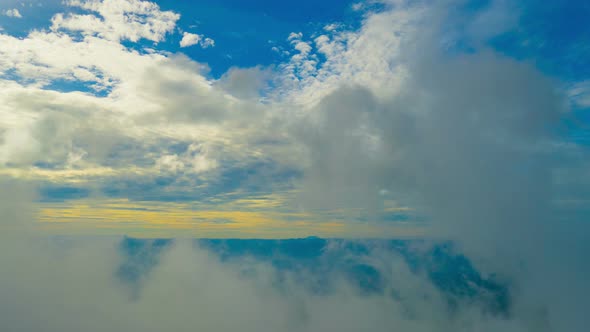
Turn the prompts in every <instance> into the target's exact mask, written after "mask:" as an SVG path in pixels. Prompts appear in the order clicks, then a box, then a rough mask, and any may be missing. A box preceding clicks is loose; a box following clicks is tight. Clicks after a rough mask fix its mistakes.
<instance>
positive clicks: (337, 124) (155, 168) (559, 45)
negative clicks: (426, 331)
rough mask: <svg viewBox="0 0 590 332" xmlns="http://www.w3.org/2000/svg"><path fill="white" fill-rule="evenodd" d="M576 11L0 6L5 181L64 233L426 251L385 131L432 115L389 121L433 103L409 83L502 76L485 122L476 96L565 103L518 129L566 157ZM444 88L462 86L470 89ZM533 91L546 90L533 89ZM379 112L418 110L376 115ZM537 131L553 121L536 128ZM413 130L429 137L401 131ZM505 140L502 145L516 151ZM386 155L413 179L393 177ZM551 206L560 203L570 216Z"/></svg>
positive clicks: (573, 102) (581, 51) (579, 121)
mask: <svg viewBox="0 0 590 332" xmlns="http://www.w3.org/2000/svg"><path fill="white" fill-rule="evenodd" d="M443 6H446V8H442V7H443ZM585 9H587V5H585V4H584V3H583V2H568V3H567V4H564V3H562V2H558V1H553V2H551V1H549V2H544V3H543V4H539V3H537V2H535V1H531V2H528V1H524V2H519V3H511V2H506V1H457V2H450V3H449V4H444V5H442V4H434V3H429V2H413V1H410V2H404V1H401V2H395V1H393V2H388V1H383V2H381V1H370V2H346V1H325V2H321V3H317V1H298V2H296V3H295V2H280V3H277V2H272V1H249V2H243V1H215V2H209V1H196V2H180V3H179V2H174V1H162V2H157V3H156V2H145V1H123V0H110V1H42V2H39V1H37V2H35V1H5V2H3V3H2V8H1V9H0V10H1V12H2V15H1V16H0V27H2V30H1V34H0V38H2V45H3V46H2V47H1V48H0V52H2V54H1V55H2V62H1V63H0V72H1V84H2V86H3V89H2V93H1V96H0V98H2V99H3V102H2V107H1V109H0V126H1V129H2V130H1V134H2V140H1V150H0V166H1V168H0V172H1V173H2V175H3V176H6V177H9V178H14V179H19V180H22V181H25V182H27V183H30V184H32V185H34V186H35V187H36V188H37V199H36V200H37V203H38V207H39V212H38V221H39V227H41V228H43V229H46V230H48V231H52V232H57V233H68V234H71V233H85V234H94V233H101V234H102V233H104V234H133V235H140V236H144V237H146V236H147V237H159V236H179V235H187V236H190V237H192V236H199V237H259V238H269V237H270V238H277V237H287V238H288V237H304V236H310V235H321V236H327V237H355V236H365V237H380V236H385V237H418V236H423V235H425V234H427V233H428V232H429V228H430V226H429V222H430V221H431V220H432V216H431V215H429V214H430V212H429V211H427V210H428V208H429V205H430V203H428V202H424V197H419V196H420V194H419V193H418V194H417V193H416V191H418V190H417V189H416V188H418V186H419V184H418V182H419V180H420V179H418V178H417V177H420V176H423V175H424V174H422V175H420V174H418V173H421V172H422V171H416V172H414V173H413V174H410V173H412V172H413V171H412V169H411V168H412V167H414V166H412V165H410V163H416V164H417V165H420V167H425V168H426V167H428V166H427V165H426V163H428V162H429V161H428V160H424V161H423V162H420V161H418V160H413V161H411V162H410V159H412V158H413V157H412V156H410V157H408V158H406V157H405V156H404V155H403V154H405V153H406V152H404V151H403V150H404V149H409V150H414V151H417V150H418V149H416V148H415V147H412V146H411V145H412V144H417V142H412V143H410V144H405V143H404V144H405V145H407V146H406V147H403V146H402V145H404V144H400V146H399V148H398V146H396V143H395V140H396V139H397V138H396V137H392V136H396V135H404V133H402V132H403V131H404V130H408V131H411V130H410V129H408V128H409V127H407V126H406V127H405V128H393V127H387V126H385V123H388V124H391V125H393V126H394V127H395V126H400V127H404V125H403V124H402V122H403V121H409V122H420V121H421V120H422V119H412V118H415V117H420V116H421V115H420V112H422V111H420V110H418V109H419V108H422V107H427V108H428V107H430V106H427V105H407V106H406V105H402V106H399V107H398V106H396V104H397V103H400V102H401V103H403V102H404V101H403V100H404V99H405V100H407V101H409V102H410V103H414V102H415V101H413V100H411V99H417V98H421V97H420V96H418V95H417V94H418V90H419V89H426V90H427V91H424V93H427V94H437V93H441V91H434V90H436V89H439V88H441V86H430V87H423V86H420V87H417V88H416V87H412V84H416V82H415V81H416V80H425V83H426V84H429V83H430V82H429V77H428V75H432V78H433V79H432V82H435V84H437V83H436V82H437V80H439V78H437V76H440V75H443V74H444V73H442V72H441V70H442V71H448V70H449V68H451V67H453V66H458V67H467V66H474V67H476V68H477V70H479V69H480V68H481V73H482V75H489V73H488V72H487V71H488V69H486V68H484V67H485V65H484V64H483V63H482V64H481V65H479V64H477V62H478V61H484V62H499V63H503V64H500V66H502V67H503V68H504V70H507V71H512V69H510V68H508V67H510V66H514V67H515V68H514V70H517V71H518V70H523V71H530V72H531V73H530V75H531V78H526V77H523V78H519V77H510V76H511V75H512V74H513V73H512V72H506V73H505V74H506V75H505V76H506V77H497V78H493V77H492V78H490V80H489V81H490V82H489V84H490V85H492V86H491V87H489V88H491V89H492V90H497V89H496V86H494V84H499V85H504V86H508V85H513V86H514V88H517V89H522V90H523V91H524V92H523V95H522V96H521V99H522V100H505V101H506V103H507V105H497V106H493V105H491V104H490V102H487V101H485V98H489V97H490V96H487V97H486V96H485V95H484V96H482V100H481V103H484V104H485V103H487V105H484V106H485V107H490V108H491V107H505V108H511V107H523V106H526V107H537V106H541V107H543V106H544V105H536V104H535V102H537V101H536V100H537V98H538V97H537V96H536V95H535V94H538V93H541V94H547V93H550V94H555V96H554V97H555V98H553V99H552V100H547V102H548V103H560V104H562V105H559V106H557V105H555V106H556V107H555V108H554V109H553V110H551V111H548V112H545V113H547V114H542V112H543V110H539V111H538V112H537V113H534V112H533V110H530V114H528V113H527V114H523V115H522V116H523V117H530V119H525V118H521V119H516V120H515V121H522V122H530V123H532V124H533V125H539V126H545V127H546V128H547V129H549V127H550V126H552V127H553V128H551V129H550V130H552V131H555V133H556V136H554V137H549V136H546V137H541V136H537V137H534V138H533V139H535V140H538V139H541V138H542V139H547V141H546V142H545V143H547V144H550V143H548V142H549V140H550V139H552V140H554V142H553V144H554V145H560V144H561V145H562V146H565V145H567V146H568V148H567V150H568V151H566V149H565V148H564V149H556V150H559V151H558V153H563V154H567V155H568V158H570V157H569V156H571V158H576V157H575V156H574V155H576V153H579V152H576V151H574V150H576V149H577V150H585V147H586V146H587V144H588V138H587V127H586V124H587V123H588V121H587V120H588V115H587V112H586V110H587V109H588V107H589V106H590V102H589V101H588V98H590V97H589V96H590V94H589V93H590V92H589V91H590V88H589V84H588V81H587V75H586V74H587V73H588V70H589V68H588V64H587V61H585V59H587V58H588V56H589V54H588V52H590V50H589V48H588V45H587V43H586V42H585V41H586V40H587V38H588V34H589V33H590V28H588V26H587V24H585V23H584V21H585V17H586V16H585V15H584V14H583V13H584V10H585ZM429 19H432V20H434V21H433V22H434V23H432V24H431V23H430V22H428V20H429ZM545 22H552V23H551V24H546V23H545ZM423 41H424V42H423ZM426 54H429V55H430V57H431V59H428V56H426ZM484 58H485V59H484ZM482 59H483V60H482ZM435 62H440V63H435ZM446 62H448V66H447V64H446ZM461 62H465V63H467V64H465V65H463V64H461ZM443 63H445V64H443ZM429 66H432V67H437V68H433V69H432V70H433V72H432V73H428V72H427V71H428V70H429V69H425V68H427V67H429ZM443 67H446V68H443ZM439 69H440V70H439ZM457 70H459V71H461V70H462V69H460V68H458V69H457ZM501 70H502V69H501ZM448 74H449V75H451V77H450V80H451V81H453V80H456V81H457V82H454V83H457V84H456V88H457V89H464V87H461V84H462V83H463V82H460V81H461V80H463V81H467V80H469V78H463V79H462V78H461V77H460V76H461V75H455V73H454V72H452V71H451V72H448ZM523 75H528V74H523ZM535 75H536V76H538V77H537V78H533V77H532V76H535ZM498 76H499V75H498ZM516 76H518V75H516ZM527 79H534V80H535V81H539V82H540V81H546V84H547V86H543V87H541V86H540V85H541V83H539V86H537V87H534V88H536V89H537V91H533V88H531V89H528V87H527V86H524V85H527V84H528V82H527V81H526V80H527ZM494 80H496V81H495V82H494ZM504 80H507V81H508V85H506V84H504ZM418 83H419V84H422V82H418ZM440 83H441V84H442V82H440ZM482 88H484V87H483V86H482ZM486 88H487V87H486ZM429 89H430V90H432V91H429ZM543 89H545V91H542V90H543ZM492 90H490V91H487V92H489V94H490V95H491V94H494V93H498V98H513V97H514V96H511V95H510V91H492ZM455 92H457V93H459V94H460V93H461V92H460V91H451V92H449V95H451V94H452V93H455ZM473 92H474V93H480V91H473ZM487 92H486V93H487ZM412 93H414V94H415V95H413V96H412V95H411V94H412ZM444 93H446V92H444ZM527 93H528V94H529V95H528V97H530V98H532V99H535V101H532V102H531V104H532V105H524V103H528V102H529V100H526V98H527V97H526V96H524V94H527ZM484 94H485V93H484ZM458 98H461V96H458ZM435 99H436V98H433V100H435ZM424 100H426V99H424ZM512 101H514V103H515V104H514V105H512V104H510V102H512ZM462 106H463V105H459V107H462ZM467 106H468V105H467ZM350 107H358V110H357V109H349V108H350ZM392 107H398V108H400V107H401V108H412V109H411V110H410V109H403V110H401V111H393V112H389V113H390V114H389V115H388V114H386V113H387V112H385V111H384V109H386V108H392ZM453 107H454V106H453ZM468 107H469V106H468ZM475 107H480V105H476V106H475ZM372 108H374V109H375V110H372ZM558 108H560V109H559V110H558ZM338 109H339V110H338ZM433 111H435V110H433ZM552 111H554V114H549V113H551V112H552ZM485 112H487V113H491V112H494V111H485ZM527 112H528V110H527ZM558 112H561V113H559V114H557V113H558ZM439 113H440V112H439ZM516 113H517V112H513V114H516ZM546 115H547V116H549V117H551V116H555V117H559V119H556V118H555V119H553V121H554V122H552V123H550V124H541V123H537V119H541V120H539V121H544V119H542V117H544V116H546ZM398 116H399V117H402V118H403V119H395V118H394V117H398ZM453 116H454V115H453ZM457 116H460V117H462V116H463V115H459V114H458V115H457ZM379 117H381V119H379ZM432 119H434V117H432ZM432 119H429V120H428V121H430V120H432ZM447 119H448V118H447ZM381 121H383V122H381ZM455 121H458V122H460V121H463V120H462V119H461V118H457V119H456V120H455ZM482 121H487V120H482ZM491 121H495V120H494V119H491ZM497 121H504V120H503V119H501V118H498V119H497ZM379 122H380V123H379ZM458 122H455V123H453V124H450V125H460V124H459V123H458ZM424 124H426V121H425V122H424ZM476 125H479V124H476ZM498 125H500V126H501V124H500V123H498ZM519 125H523V126H525V127H527V126H528V124H524V123H521V124H519ZM426 126H428V124H426ZM448 129H449V130H454V129H452V128H448ZM513 129H514V130H515V131H517V130H520V128H516V127H515V128H513ZM523 129H524V130H528V129H530V128H523ZM422 130H426V131H428V133H427V134H428V135H430V134H432V133H433V132H434V131H433V130H430V129H428V128H426V127H421V128H417V127H416V130H414V133H408V134H410V135H423V134H422V133H420V132H419V131H422ZM394 131H395V133H394ZM465 134H466V135H469V133H465ZM535 134H536V133H535ZM492 135H495V133H492ZM517 136H518V135H517ZM452 139H455V138H451V139H450V140H452ZM506 139H508V140H514V141H513V142H508V143H507V145H510V144H512V145H513V147H514V146H517V145H518V144H520V142H519V141H518V140H521V139H528V138H526V137H506ZM558 141H560V142H558ZM449 144H454V143H452V142H449ZM429 148H430V147H429ZM501 148H502V149H503V148H504V147H501ZM508 148H511V147H508ZM396 154H397V155H396ZM556 155H557V154H555V155H554V156H549V155H548V156H547V158H549V159H559V158H562V157H556ZM397 158H400V159H402V160H403V161H404V162H405V163H406V164H407V165H405V166H403V167H407V168H408V169H407V170H402V172H406V173H407V174H406V175H403V176H402V175H400V174H398V175H395V176H393V173H396V171H394V170H393V169H394V168H396V167H398V166H400V165H401V163H400V164H399V165H394V164H395V160H394V159H397ZM428 158H434V153H433V154H430V155H429V156H428ZM349 159H350V160H349ZM467 162H468V161H467ZM543 163H544V164H545V165H548V166H549V164H550V163H551V161H543ZM349 166H350V167H349ZM390 166H391V167H390ZM400 167H402V166H400ZM525 167H526V166H525ZM560 167H561V166H560ZM398 168H399V167H398ZM551 168H553V166H551ZM424 171H425V172H428V171H429V170H426V169H425V170H424ZM562 173H564V172H562ZM400 176H401V179H399V180H394V179H393V177H400ZM396 182H397V183H396ZM411 182H414V183H411ZM563 191H564V192H563V193H560V196H559V197H555V198H554V200H555V201H556V202H557V201H560V200H571V199H572V197H569V196H568V195H570V194H569V193H568V192H567V190H563ZM577 194H578V193H576V195H577ZM580 195H583V196H584V198H581V197H576V199H587V198H586V197H587V194H585V193H584V194H580ZM579 205H580V204H579ZM582 210H583V207H581V206H579V209H576V211H574V212H572V213H574V214H584V213H585V212H584V211H582Z"/></svg>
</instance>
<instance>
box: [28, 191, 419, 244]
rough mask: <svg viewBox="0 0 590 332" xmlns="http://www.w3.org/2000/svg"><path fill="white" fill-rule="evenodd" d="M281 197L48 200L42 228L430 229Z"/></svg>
mask: <svg viewBox="0 0 590 332" xmlns="http://www.w3.org/2000/svg"><path fill="white" fill-rule="evenodd" d="M280 205H281V202H280V200H279V199H272V198H265V197H262V198H255V199H238V200H234V201H230V202H228V203H225V204H218V205H213V206H208V205H204V206H203V205H202V204H200V203H199V202H188V203H175V202H130V201H128V200H80V201H72V202H67V203H46V204H42V206H41V207H40V209H39V213H38V222H39V225H40V227H41V228H42V229H44V230H47V231H50V232H57V233H65V234H84V233H88V234H91V233H92V234H95V233H96V232H97V231H98V233H100V234H127V235H133V236H142V237H179V236H186V237H216V238H229V237H240V238H294V237H306V236H311V235H314V236H322V237H415V236H423V235H424V229H423V228H421V227H417V226H414V225H412V226H409V225H406V224H403V223H402V224H399V223H398V224H390V225H386V224H373V223H354V222H346V221H344V220H321V219H320V217H319V216H316V215H313V214H310V213H303V212H296V211H284V210H281V209H277V207H279V206H280Z"/></svg>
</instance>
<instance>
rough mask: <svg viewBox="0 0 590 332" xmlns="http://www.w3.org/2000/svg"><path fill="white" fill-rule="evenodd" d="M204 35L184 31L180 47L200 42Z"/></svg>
mask: <svg viewBox="0 0 590 332" xmlns="http://www.w3.org/2000/svg"><path fill="white" fill-rule="evenodd" d="M201 38H202V36H201V35H197V34H194V33H189V32H184V33H183V34H182V40H181V41H180V47H189V46H193V45H196V44H198V43H199V41H201Z"/></svg>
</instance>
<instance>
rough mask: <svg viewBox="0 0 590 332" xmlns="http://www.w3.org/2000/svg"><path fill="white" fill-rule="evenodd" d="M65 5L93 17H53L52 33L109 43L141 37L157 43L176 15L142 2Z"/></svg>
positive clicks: (92, 0) (73, 0)
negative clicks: (68, 33) (77, 34)
mask: <svg viewBox="0 0 590 332" xmlns="http://www.w3.org/2000/svg"><path fill="white" fill-rule="evenodd" d="M65 4H66V5H68V6H72V7H78V8H81V9H84V10H87V11H90V12H94V13H96V14H98V15H100V17H99V16H97V15H94V14H67V15H64V14H57V15H55V16H54V17H53V18H52V23H53V25H52V27H51V28H52V29H53V30H69V31H79V32H81V33H82V34H84V35H88V36H98V37H101V38H104V39H107V40H111V41H121V40H130V41H132V42H137V41H139V40H140V39H142V38H145V39H147V40H151V41H153V42H159V41H162V40H163V39H164V37H165V36H166V34H167V33H170V32H171V31H172V30H173V29H174V28H175V26H176V21H178V19H179V18H180V15H179V14H177V13H174V12H172V11H162V10H160V7H159V6H158V5H157V4H156V3H153V2H149V1H143V0H68V1H65Z"/></svg>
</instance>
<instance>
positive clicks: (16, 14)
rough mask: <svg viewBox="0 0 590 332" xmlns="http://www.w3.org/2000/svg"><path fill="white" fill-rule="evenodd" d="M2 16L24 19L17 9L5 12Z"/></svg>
mask: <svg viewBox="0 0 590 332" xmlns="http://www.w3.org/2000/svg"><path fill="white" fill-rule="evenodd" d="M2 14H4V15H5V16H8V17H14V18H22V17H23V16H22V15H21V13H20V12H19V11H18V9H16V8H14V9H7V10H4V11H3V12H2Z"/></svg>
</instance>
